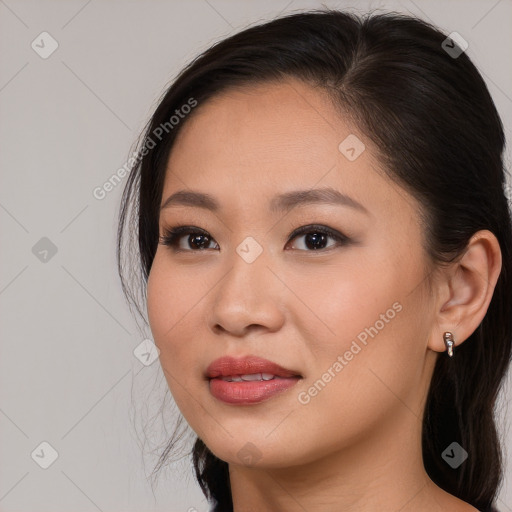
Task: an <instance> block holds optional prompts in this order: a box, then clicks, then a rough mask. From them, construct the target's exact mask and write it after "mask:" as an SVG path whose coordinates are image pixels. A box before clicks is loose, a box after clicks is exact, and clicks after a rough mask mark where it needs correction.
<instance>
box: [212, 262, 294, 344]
mask: <svg viewBox="0 0 512 512" xmlns="http://www.w3.org/2000/svg"><path fill="white" fill-rule="evenodd" d="M232 261H233V266H232V268H231V269H230V270H229V271H228V272H227V273H226V274H225V275H224V277H223V278H222V279H221V280H220V282H219V284H218V285H217V286H216V287H215V289H214V291H213V293H212V294H211V297H210V301H211V302H210V303H211V313H210V327H211V329H212V331H213V332H214V333H215V334H226V333H228V334H230V335H231V336H235V337H244V336H246V335H247V334H249V333H250V332H251V331H257V330H259V331H262V332H266V331H268V332H275V331H277V330H279V329H280V328H281V327H282V325H283V322H284V317H285V314H284V311H283V307H284V306H283V304H284V296H283V294H284V293H285V291H286V287H285V286H284V284H283V282H282V281H281V280H279V279H278V278H277V277H276V271H275V270H271V268H269V266H268V261H267V260H266V258H265V257H264V256H263V254H262V255H260V256H259V257H258V258H257V259H256V260H255V261H253V262H252V263H248V262H247V261H244V259H242V258H241V257H239V256H238V255H235V257H234V258H233V259H232Z"/></svg>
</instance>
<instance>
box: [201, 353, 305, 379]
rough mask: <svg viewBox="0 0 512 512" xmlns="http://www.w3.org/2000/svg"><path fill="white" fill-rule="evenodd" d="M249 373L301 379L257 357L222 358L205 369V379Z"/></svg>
mask: <svg viewBox="0 0 512 512" xmlns="http://www.w3.org/2000/svg"><path fill="white" fill-rule="evenodd" d="M251 373H270V374H272V375H276V376H277V377H301V375H300V374H299V373H297V372H296V371H294V370H289V369H287V368H283V367H282V366H280V365H278V364H277V363H273V362H272V361H269V360H268V359H263V358H261V357H257V356H245V357H241V358H235V357H231V356H224V357H221V358H219V359H215V361H213V362H212V363H211V364H210V365H209V366H208V368H207V369H206V377H207V378H208V379H215V378H216V377H228V376H230V375H247V374H251Z"/></svg>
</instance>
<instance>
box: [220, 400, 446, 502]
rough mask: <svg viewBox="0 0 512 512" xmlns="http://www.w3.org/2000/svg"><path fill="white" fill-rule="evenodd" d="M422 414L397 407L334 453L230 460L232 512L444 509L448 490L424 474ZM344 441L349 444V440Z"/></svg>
mask: <svg viewBox="0 0 512 512" xmlns="http://www.w3.org/2000/svg"><path fill="white" fill-rule="evenodd" d="M421 426H422V424H421V418H419V417H417V416H416V415H415V413H413V412H412V411H411V410H410V409H408V408H405V407H403V405H401V406H400V407H397V408H396V409H395V410H394V411H392V413H391V414H390V415H389V417H388V420H387V421H386V422H385V424H382V423H379V425H375V426H374V428H373V429H372V431H371V433H370V435H368V431H366V432H365V434H364V439H363V438H361V439H356V440H354V439H352V440H350V444H349V446H346V447H344V448H342V449H340V450H338V451H336V452H330V453H327V454H323V456H322V454H314V455H312V457H315V458H314V459H313V460H309V461H305V462H304V463H303V464H300V465H296V466H293V467H257V466H255V467H247V466H243V465H233V464H230V465H229V472H230V483H231V491H232V497H233V506H234V511H235V512H249V511H254V510H271V511H272V512H285V511H289V510H307V511H308V512H316V511H322V512H340V511H344V512H354V511H356V510H357V511H358V512H366V511H368V512H370V511H372V512H373V511H375V510H400V511H401V512H406V511H413V510H414V511H416V512H419V511H427V510H428V511H429V512H432V511H435V510H443V508H440V504H442V503H443V502H444V503H446V500H449V499H450V498H449V497H450V495H448V494H447V493H445V492H444V491H443V490H442V489H440V488H439V487H437V486H436V485H435V484H434V483H433V482H432V481H431V480H430V478H429V477H428V475H427V473H426V471H425V469H424V466H423V461H422V451H421ZM347 444H348V443H347Z"/></svg>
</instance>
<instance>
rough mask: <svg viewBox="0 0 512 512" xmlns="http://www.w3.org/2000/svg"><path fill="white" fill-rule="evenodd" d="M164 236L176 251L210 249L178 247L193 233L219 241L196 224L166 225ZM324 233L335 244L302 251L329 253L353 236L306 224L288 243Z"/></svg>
mask: <svg viewBox="0 0 512 512" xmlns="http://www.w3.org/2000/svg"><path fill="white" fill-rule="evenodd" d="M163 232H164V234H163V236H160V237H159V243H160V244H162V245H167V246H169V247H170V248H171V249H172V250H173V251H174V252H205V251H206V250H208V249H196V250H193V249H180V248H178V247H177V242H178V241H179V240H180V238H181V237H182V236H184V235H187V234H189V235H191V234H199V235H205V236H207V237H208V238H209V239H210V242H215V244H217V246H218V243H217V241H216V240H215V238H213V237H212V236H211V235H210V233H209V232H208V231H206V230H204V229H202V228H199V227H196V226H190V225H177V226H174V227H165V228H164V229H163ZM312 232H316V233H322V234H325V235H326V236H329V237H331V238H332V239H333V240H335V241H336V244H335V245H332V246H330V247H327V248H324V249H318V250H314V249H313V250H302V249H300V250H299V251H300V252H303V253H317V254H320V253H328V252H330V251H331V250H332V249H336V248H339V247H340V246H343V245H346V244H348V243H349V242H351V238H350V237H348V236H346V235H344V234H343V233H341V232H340V231H338V230H336V229H333V228H330V227H328V226H325V225H322V224H307V225H304V226H300V227H299V228H297V229H294V230H293V231H292V232H291V233H290V234H289V235H288V241H287V245H288V244H289V243H290V242H291V241H292V240H294V239H295V238H297V237H299V236H301V235H304V234H307V233H312Z"/></svg>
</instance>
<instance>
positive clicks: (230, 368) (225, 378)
mask: <svg viewBox="0 0 512 512" xmlns="http://www.w3.org/2000/svg"><path fill="white" fill-rule="evenodd" d="M205 377H206V378H207V379H209V389H210V393H211V394H212V395H213V396H214V397H215V398H216V399H218V400H220V401H222V402H224V403H227V404H230V405H249V404H257V403H260V402H264V401H266V400H269V399H271V398H273V397H275V396H277V395H280V394H281V393H283V392H285V391H286V390H288V389H290V388H292V387H294V386H295V385H296V384H297V382H298V381H299V380H300V379H301V378H302V375H300V374H299V373H298V372H296V371H294V370H290V369H287V368H283V367H282V366H280V365H278V364H276V363H273V362H272V361H268V360H267V359H262V358H260V357H256V356H247V357H244V358H241V359H235V358H234V357H221V358H220V359H216V360H215V361H213V363H211V364H210V366H208V368H207V370H206V375H205Z"/></svg>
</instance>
